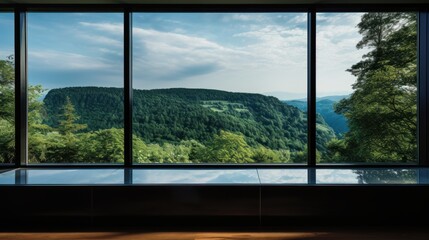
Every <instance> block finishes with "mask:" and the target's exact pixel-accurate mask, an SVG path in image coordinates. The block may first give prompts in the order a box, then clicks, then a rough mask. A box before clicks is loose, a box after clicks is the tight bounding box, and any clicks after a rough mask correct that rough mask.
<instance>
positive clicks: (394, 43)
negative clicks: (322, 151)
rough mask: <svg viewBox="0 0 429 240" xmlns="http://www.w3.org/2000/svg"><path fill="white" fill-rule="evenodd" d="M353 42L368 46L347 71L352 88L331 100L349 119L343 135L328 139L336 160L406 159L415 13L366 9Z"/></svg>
mask: <svg viewBox="0 0 429 240" xmlns="http://www.w3.org/2000/svg"><path fill="white" fill-rule="evenodd" d="M357 27H358V28H359V33H360V34H361V35H362V40H361V41H359V43H358V44H357V48H369V49H371V50H370V51H369V52H368V53H367V54H365V55H364V56H363V57H362V60H361V61H360V62H358V63H356V64H355V65H353V66H352V67H351V68H350V69H349V71H350V72H351V73H352V74H353V75H354V76H356V77H357V80H356V83H355V84H354V85H353V89H354V92H353V94H352V95H351V96H350V97H349V98H348V99H345V100H342V101H340V103H339V104H338V105H337V106H336V112H337V113H341V114H344V116H345V117H346V118H347V119H348V123H349V127H350V130H349V132H348V133H346V134H345V138H344V140H340V141H339V140H335V142H332V143H330V144H328V146H330V147H331V148H330V150H331V153H330V155H331V156H335V159H336V161H347V162H411V161H415V159H416V151H417V142H416V140H417V55H416V53H417V21H416V14H415V13H366V14H364V15H363V16H362V19H361V22H360V23H359V24H358V26H357Z"/></svg>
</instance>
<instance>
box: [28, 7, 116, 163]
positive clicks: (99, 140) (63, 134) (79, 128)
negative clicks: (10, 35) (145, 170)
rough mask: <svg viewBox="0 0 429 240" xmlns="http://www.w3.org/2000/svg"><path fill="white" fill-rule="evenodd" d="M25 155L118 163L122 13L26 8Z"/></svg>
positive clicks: (40, 159)
mask: <svg viewBox="0 0 429 240" xmlns="http://www.w3.org/2000/svg"><path fill="white" fill-rule="evenodd" d="M28 79H29V80H28V82H29V87H28V96H29V102H28V105H29V107H28V109H29V110H28V133H29V134H28V148H29V162H30V163H121V162H123V161H124V141H123V139H124V133H123V128H124V125H123V122H124V114H123V109H124V108H123V15H122V14H120V13H28Z"/></svg>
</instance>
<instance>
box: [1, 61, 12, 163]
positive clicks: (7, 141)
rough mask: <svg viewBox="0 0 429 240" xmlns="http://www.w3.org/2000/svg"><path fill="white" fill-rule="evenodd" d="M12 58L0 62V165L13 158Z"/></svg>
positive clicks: (9, 161) (10, 161)
mask: <svg viewBox="0 0 429 240" xmlns="http://www.w3.org/2000/svg"><path fill="white" fill-rule="evenodd" d="M14 73H15V72H14V66H13V57H12V56H9V57H8V58H7V59H6V60H0V163H12V162H13V161H14V158H15V153H14V150H15V132H14V129H15V127H14V126H15V106H14V103H15V99H14V96H15V94H14V91H15V89H14V80H15V76H14Z"/></svg>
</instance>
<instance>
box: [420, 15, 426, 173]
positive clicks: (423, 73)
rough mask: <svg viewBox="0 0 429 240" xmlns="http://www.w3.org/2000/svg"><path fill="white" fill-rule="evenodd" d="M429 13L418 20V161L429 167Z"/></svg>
mask: <svg viewBox="0 0 429 240" xmlns="http://www.w3.org/2000/svg"><path fill="white" fill-rule="evenodd" d="M428 15H429V13H428V12H419V18H418V69H419V70H418V85H419V97H418V110H419V111H418V114H419V118H418V149H419V150H418V159H419V164H420V165H424V166H429V159H428V152H427V151H428V147H429V146H428V128H427V121H428V116H427V115H428V111H427V108H428V106H429V105H428V90H429V89H428V80H429V74H428V64H429V61H428V55H429V46H428V45H429V42H428V41H429V31H428V27H429V16H428Z"/></svg>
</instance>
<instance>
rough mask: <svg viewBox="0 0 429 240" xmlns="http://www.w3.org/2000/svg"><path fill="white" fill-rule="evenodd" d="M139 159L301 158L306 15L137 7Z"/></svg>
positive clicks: (136, 144) (135, 119)
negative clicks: (298, 104) (142, 9)
mask: <svg viewBox="0 0 429 240" xmlns="http://www.w3.org/2000/svg"><path fill="white" fill-rule="evenodd" d="M133 16H134V19H133V23H134V28H133V37H134V39H133V47H134V49H133V53H134V59H133V60H134V63H133V66H134V69H133V70H134V72H133V79H134V82H133V86H134V93H133V96H134V103H133V107H134V110H133V112H134V117H133V133H134V152H133V158H134V162H135V163H216V164H222V163H239V164H246V163H305V162H306V161H307V157H306V143H307V120H306V114H305V110H301V109H298V108H296V107H293V106H291V105H290V104H289V103H288V102H287V100H290V99H305V98H306V96H307V94H306V91H307V85H306V82H307V15H306V14H305V13H269V14H268V13H267V14H256V13H246V14H235V13H226V14H221V13H159V14H158V13H141V14H138V13H136V14H134V15H133Z"/></svg>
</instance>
